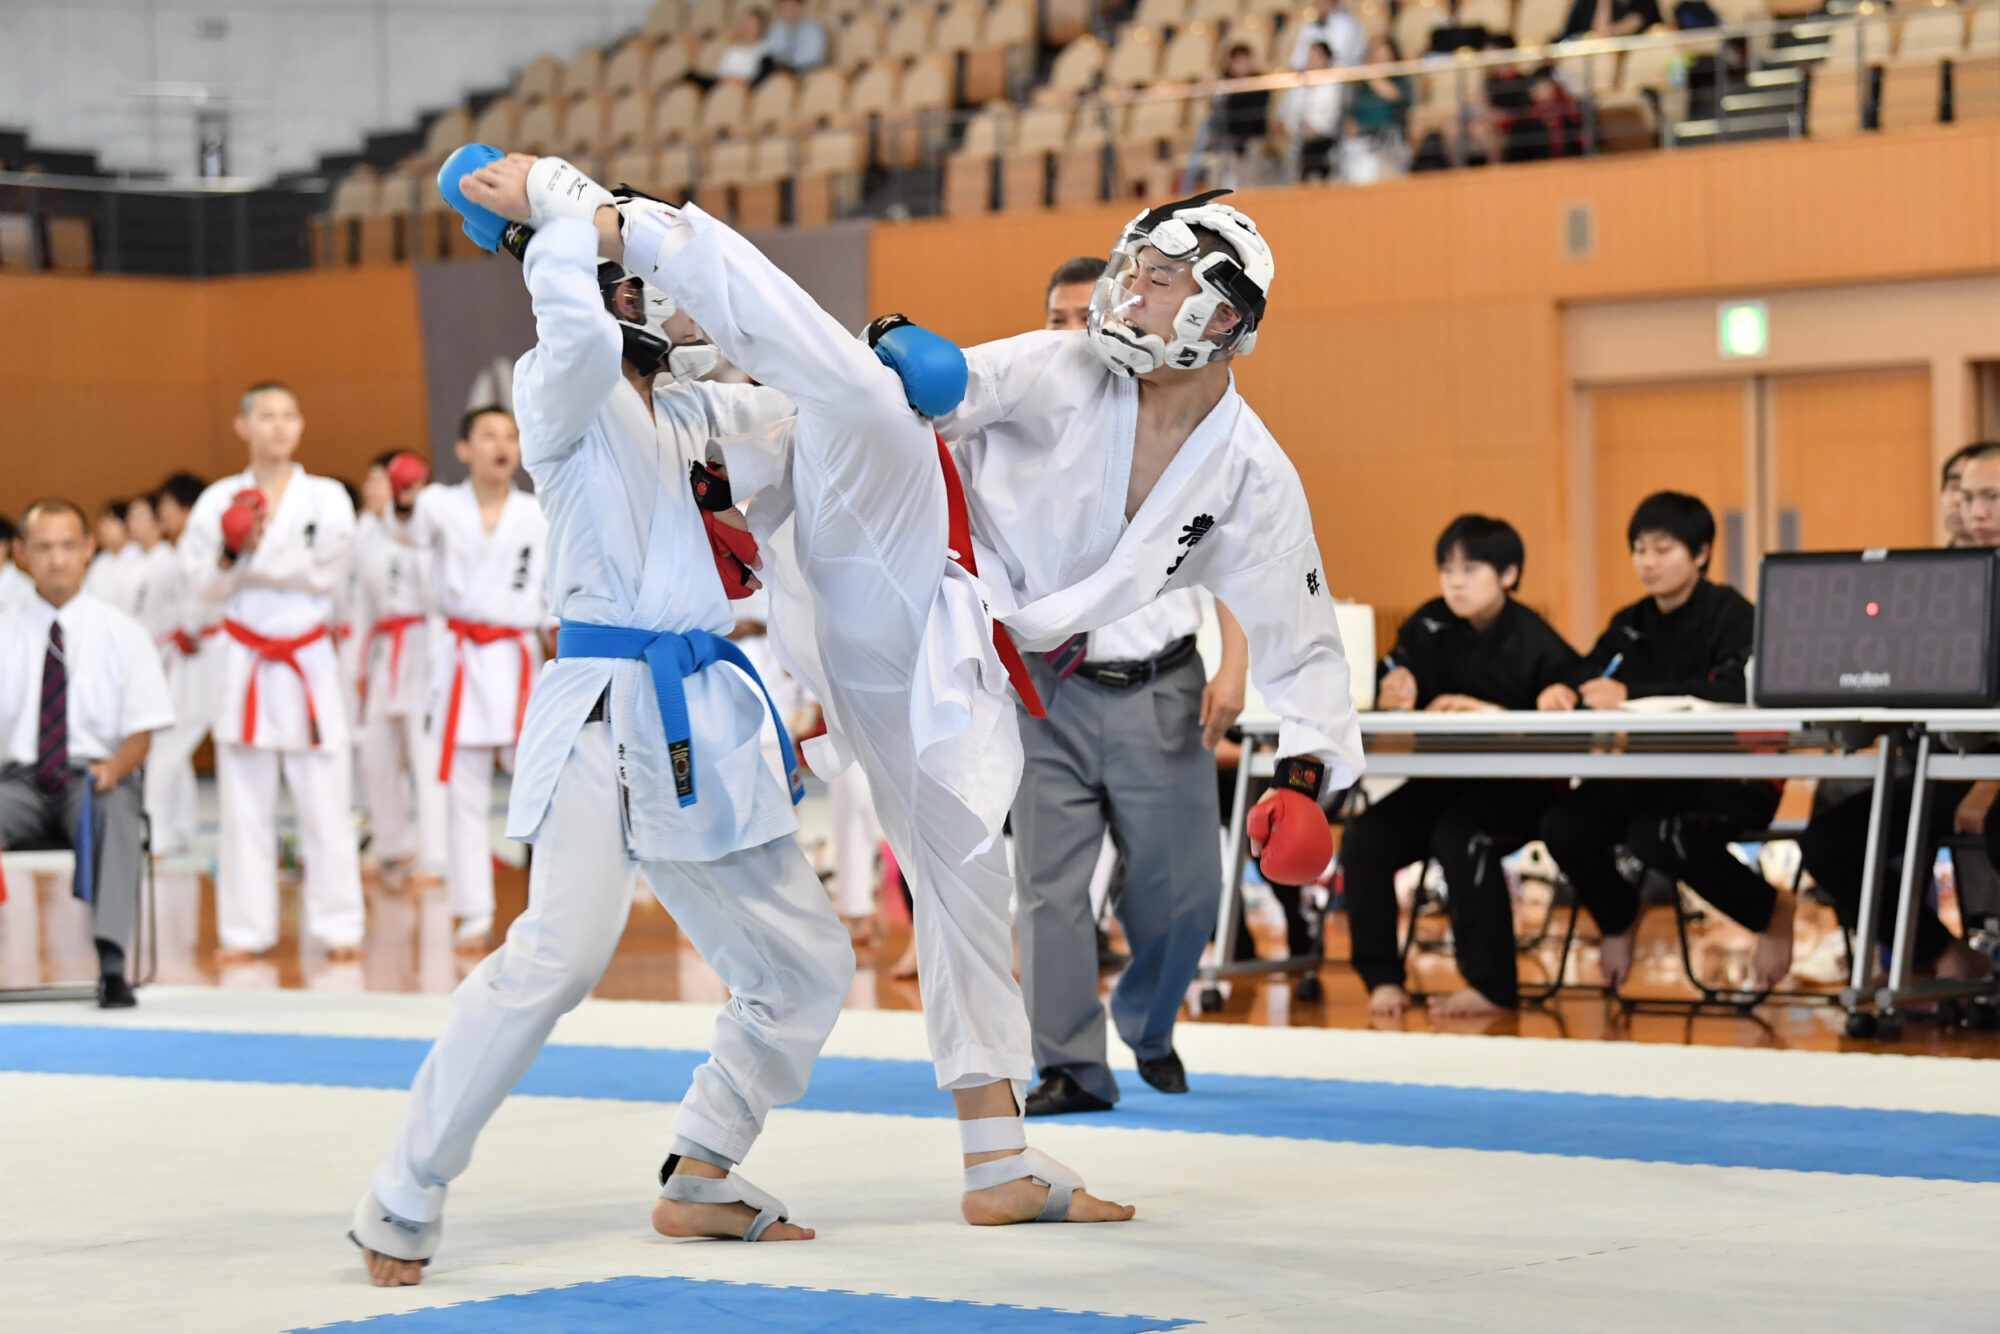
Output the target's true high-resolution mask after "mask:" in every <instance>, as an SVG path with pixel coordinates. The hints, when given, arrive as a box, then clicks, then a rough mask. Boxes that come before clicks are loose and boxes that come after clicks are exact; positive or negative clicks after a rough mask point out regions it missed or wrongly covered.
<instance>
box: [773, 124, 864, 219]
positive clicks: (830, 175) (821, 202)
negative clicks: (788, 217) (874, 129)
mask: <svg viewBox="0 0 2000 1334" xmlns="http://www.w3.org/2000/svg"><path fill="white" fill-rule="evenodd" d="M867 166H868V141H867V138H866V136H864V135H862V134H860V133H859V132H858V131H855V130H821V131H819V132H818V133H816V134H814V135H813V136H811V137H810V138H808V139H807V140H806V141H805V142H804V143H803V144H802V145H801V146H800V154H799V170H798V174H797V175H796V176H794V177H793V178H792V222H793V223H794V224H795V225H797V226H800V227H815V226H819V225H821V224H823V223H828V222H832V221H833V220H834V219H835V218H837V217H839V216H841V214H843V213H844V212H846V210H847V209H849V208H851V207H852V206H853V205H854V203H855V202H856V201H857V200H858V199H859V198H860V195H861V173H862V172H863V171H865V170H866V169H867Z"/></svg>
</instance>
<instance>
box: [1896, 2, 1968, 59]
mask: <svg viewBox="0 0 2000 1334" xmlns="http://www.w3.org/2000/svg"><path fill="white" fill-rule="evenodd" d="M1964 45H1965V15H1964V14H1962V13H1960V12H1959V11H1958V10H1957V9H1951V8H1939V7H1931V8H1926V9H1918V10H1916V11H1914V12H1912V13H1911V14H1910V16H1909V17H1908V18H1906V19H1904V20H1903V30H1902V32H1901V33H1900V34H1899V35H1898V36H1897V38H1896V57H1897V59H1899V60H1906V59H1909V58H1911V57H1913V56H1933V57H1935V56H1951V55H1957V54H1958V52H1959V50H1960V49H1961V48H1963V47H1964Z"/></svg>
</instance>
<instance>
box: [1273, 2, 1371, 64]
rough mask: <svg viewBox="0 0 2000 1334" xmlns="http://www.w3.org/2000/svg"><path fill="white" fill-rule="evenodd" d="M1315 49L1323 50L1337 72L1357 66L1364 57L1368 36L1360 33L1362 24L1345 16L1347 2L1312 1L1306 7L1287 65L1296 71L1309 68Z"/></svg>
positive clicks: (1293, 40)
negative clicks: (1324, 49) (1321, 47)
mask: <svg viewBox="0 0 2000 1334" xmlns="http://www.w3.org/2000/svg"><path fill="white" fill-rule="evenodd" d="M1315 46H1324V47H1326V49H1327V56H1328V58H1329V60H1330V61H1331V63H1332V64H1333V65H1334V66H1335V67H1336V68H1340V69H1344V68H1346V67H1348V66H1350V65H1359V64H1360V63H1361V62H1362V61H1363V60H1364V59H1365V58H1366V57H1367V53H1368V35H1367V34H1366V33H1364V32H1363V31H1362V30H1361V20H1360V19H1357V18H1355V17H1354V15H1352V14H1350V13H1348V12H1347V0H1313V3H1312V4H1310V5H1308V6H1307V7H1306V17H1305V21H1304V22H1302V23H1300V24H1299V33H1298V36H1297V37H1295V38H1293V39H1292V58H1291V60H1290V61H1288V62H1287V63H1288V64H1289V65H1290V66H1291V67H1292V68H1293V69H1295V70H1303V69H1308V68H1311V66H1312V49H1313V47H1315Z"/></svg>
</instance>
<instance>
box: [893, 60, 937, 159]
mask: <svg viewBox="0 0 2000 1334" xmlns="http://www.w3.org/2000/svg"><path fill="white" fill-rule="evenodd" d="M953 82H954V76H953V73H952V68H951V63H950V60H949V58H948V57H945V56H926V57H925V58H924V59H922V60H918V61H915V62H913V63H912V64H911V65H910V67H909V69H908V70H907V71H905V72H904V74H903V77H902V81H901V82H900V83H899V84H898V86H897V89H896V101H895V104H894V106H893V108H892V109H891V112H890V114H889V116H888V117H886V118H885V119H884V120H883V123H882V137H881V139H880V140H879V141H878V142H879V151H880V154H881V158H882V161H883V162H884V163H885V164H886V165H888V166H892V167H914V166H916V165H917V164H918V163H921V162H926V161H929V160H931V158H932V155H933V154H935V153H936V152H938V151H939V150H940V149H942V148H943V147H944V144H945V141H946V139H947V138H948V137H949V135H950V132H951V107H952V84H953Z"/></svg>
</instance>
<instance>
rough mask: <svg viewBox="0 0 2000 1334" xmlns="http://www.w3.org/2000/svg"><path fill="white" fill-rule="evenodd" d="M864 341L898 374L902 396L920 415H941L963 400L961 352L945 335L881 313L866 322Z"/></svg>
mask: <svg viewBox="0 0 2000 1334" xmlns="http://www.w3.org/2000/svg"><path fill="white" fill-rule="evenodd" d="M868 345H869V346H870V347H872V348H874V349H875V355H876V356H877V357H879V358H881V361H882V364H883V365H884V366H887V367H888V368H889V369H890V370H892V371H894V372H896V374H897V375H898V376H900V377H901V378H902V381H903V394H904V396H905V397H907V398H908V399H909V401H910V406H911V407H913V408H915V409H916V410H917V411H918V412H919V413H921V414H922V415H923V416H926V417H942V416H944V415H945V414H946V413H948V412H950V411H951V410H952V409H953V408H955V407H957V406H958V405H959V404H960V403H962V402H963V401H964V400H965V381H966V369H965V353H964V352H962V351H960V350H959V346H958V344H957V343H954V342H952V341H951V340H950V339H949V338H945V337H943V336H941V335H939V334H934V333H932V332H931V331H930V330H929V329H925V328H922V327H920V326H918V325H915V324H912V323H910V322H909V321H908V320H907V319H905V318H903V317H902V316H901V315H884V316H883V317H882V318H880V319H878V320H876V321H875V322H874V323H872V324H870V325H869V326H868Z"/></svg>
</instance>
